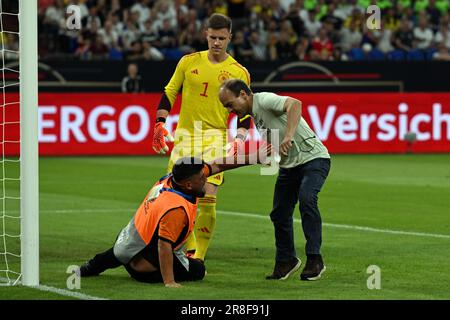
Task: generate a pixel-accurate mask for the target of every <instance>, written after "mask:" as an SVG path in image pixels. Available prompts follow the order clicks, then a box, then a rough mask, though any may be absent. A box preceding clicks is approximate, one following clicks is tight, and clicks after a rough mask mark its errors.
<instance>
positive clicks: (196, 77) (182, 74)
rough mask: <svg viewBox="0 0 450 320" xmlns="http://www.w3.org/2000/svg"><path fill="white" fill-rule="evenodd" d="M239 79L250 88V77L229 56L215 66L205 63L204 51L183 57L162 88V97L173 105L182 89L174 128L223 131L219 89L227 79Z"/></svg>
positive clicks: (224, 123) (225, 117)
mask: <svg viewBox="0 0 450 320" xmlns="http://www.w3.org/2000/svg"><path fill="white" fill-rule="evenodd" d="M232 78H235V79H241V80H243V81H244V82H245V83H247V85H250V74H249V73H248V71H247V69H246V68H244V67H243V66H241V65H240V64H239V63H238V62H237V61H236V60H235V59H234V58H233V57H232V56H231V55H228V57H227V58H226V59H225V60H224V61H222V62H220V63H217V64H213V63H211V62H210V61H209V59H208V51H207V50H206V51H200V52H196V53H192V54H189V55H185V56H184V57H183V58H181V60H180V61H179V62H178V65H177V67H176V69H175V72H174V74H173V76H172V78H171V79H170V81H169V83H168V84H167V86H166V87H165V93H166V95H167V97H168V98H169V101H170V104H171V105H173V103H174V102H175V99H176V98H177V94H178V92H179V91H180V89H181V87H183V90H182V95H181V99H182V100H181V111H180V117H179V120H178V126H177V128H183V129H185V130H187V131H189V132H190V133H193V132H194V129H197V130H198V129H200V128H199V126H200V125H201V130H202V131H204V130H209V129H218V130H223V131H224V134H225V132H226V129H227V120H228V116H229V112H228V111H227V109H225V108H224V107H223V106H222V104H221V103H220V100H219V95H218V93H219V87H220V85H221V83H222V82H223V81H225V80H227V79H232Z"/></svg>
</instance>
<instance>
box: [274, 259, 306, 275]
mask: <svg viewBox="0 0 450 320" xmlns="http://www.w3.org/2000/svg"><path fill="white" fill-rule="evenodd" d="M301 265H302V262H301V260H300V259H299V258H293V259H292V260H291V261H289V262H278V261H277V262H275V268H274V269H273V273H272V274H271V275H268V276H266V279H267V280H286V279H287V278H289V276H291V275H292V274H293V273H294V272H295V271H297V270H298V269H299V268H300V266H301Z"/></svg>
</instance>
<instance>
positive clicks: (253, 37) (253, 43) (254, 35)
mask: <svg viewBox="0 0 450 320" xmlns="http://www.w3.org/2000/svg"><path fill="white" fill-rule="evenodd" d="M249 42H250V47H251V48H252V51H253V57H252V58H253V59H254V60H255V61H265V60H266V59H267V41H266V39H264V38H263V37H261V36H260V35H259V33H258V32H256V31H252V32H251V33H250V39H249Z"/></svg>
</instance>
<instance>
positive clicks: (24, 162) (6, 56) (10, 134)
mask: <svg viewBox="0 0 450 320" xmlns="http://www.w3.org/2000/svg"><path fill="white" fill-rule="evenodd" d="M25 2H26V5H27V7H25ZM33 15H35V17H33ZM36 19H37V4H36V0H0V42H1V43H0V59H1V62H0V63H1V65H0V68H1V73H0V74H1V80H0V88H1V94H2V97H1V100H0V201H1V203H0V284H2V285H15V284H19V283H22V284H25V285H38V283H39V268H38V261H39V260H38V247H39V238H38V230H39V229H38V215H37V213H38V193H37V192H38V189H37V182H38V175H37V162H38V157H37V23H35V22H36ZM33 28H34V30H33ZM33 37H34V38H33ZM24 88H25V89H24Z"/></svg>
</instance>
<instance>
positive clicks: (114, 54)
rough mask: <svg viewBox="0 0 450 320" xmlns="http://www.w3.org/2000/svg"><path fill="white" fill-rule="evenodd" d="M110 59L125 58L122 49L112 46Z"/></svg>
mask: <svg viewBox="0 0 450 320" xmlns="http://www.w3.org/2000/svg"><path fill="white" fill-rule="evenodd" d="M109 59H110V60H123V54H122V52H121V51H119V50H116V49H114V48H111V49H109Z"/></svg>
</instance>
